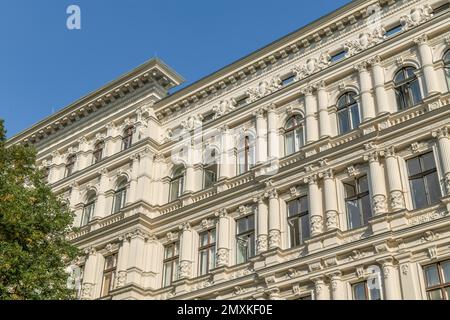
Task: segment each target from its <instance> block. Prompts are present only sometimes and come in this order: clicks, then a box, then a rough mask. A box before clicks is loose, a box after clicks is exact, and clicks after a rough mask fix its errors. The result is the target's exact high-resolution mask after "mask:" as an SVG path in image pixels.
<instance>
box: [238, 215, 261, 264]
mask: <svg viewBox="0 0 450 320" xmlns="http://www.w3.org/2000/svg"><path fill="white" fill-rule="evenodd" d="M249 218H253V228H252V229H249V228H248V223H249V222H248V221H249ZM255 218H256V215H255V214H254V213H252V214H249V215H246V216H245V217H239V218H238V219H236V220H235V221H236V237H235V239H236V264H243V263H247V262H248V260H249V259H250V258H252V257H254V256H256V226H255V222H256V221H255ZM243 219H246V221H247V222H246V225H247V226H246V230H245V231H243V232H239V230H238V229H239V221H241V220H243ZM243 237H245V242H246V253H245V258H244V261H238V260H239V259H238V254H239V250H238V247H239V241H244V240H242V238H243ZM252 237H253V244H252V246H251V247H250V246H249V245H248V244H249V241H252V240H251V239H252ZM252 248H253V252H250V251H251V249H252Z"/></svg>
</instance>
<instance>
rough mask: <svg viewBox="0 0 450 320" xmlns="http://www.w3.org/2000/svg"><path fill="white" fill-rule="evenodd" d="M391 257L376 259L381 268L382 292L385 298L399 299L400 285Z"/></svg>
mask: <svg viewBox="0 0 450 320" xmlns="http://www.w3.org/2000/svg"><path fill="white" fill-rule="evenodd" d="M393 261H394V259H393V258H392V257H388V258H384V259H380V260H377V262H378V263H380V264H381V266H382V269H383V279H384V283H383V284H384V292H385V297H384V298H385V299H386V300H400V299H401V298H402V297H401V293H400V285H399V275H398V271H397V267H395V266H394V263H393Z"/></svg>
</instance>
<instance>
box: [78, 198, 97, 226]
mask: <svg viewBox="0 0 450 320" xmlns="http://www.w3.org/2000/svg"><path fill="white" fill-rule="evenodd" d="M96 202H97V194H95V193H94V194H91V195H88V197H87V198H86V203H85V204H84V205H83V214H82V215H81V221H80V228H81V227H84V226H87V225H88V224H89V222H91V220H92V217H93V215H94V213H95V205H96ZM87 208H89V212H88V214H89V217H88V219H87V222H86V223H84V221H85V217H86V213H87V212H86V211H87Z"/></svg>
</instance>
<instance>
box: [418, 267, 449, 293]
mask: <svg viewBox="0 0 450 320" xmlns="http://www.w3.org/2000/svg"><path fill="white" fill-rule="evenodd" d="M423 272H424V275H425V287H426V292H427V297H428V300H450V295H449V294H450V260H446V261H441V262H438V263H434V264H431V265H428V266H425V267H424V268H423Z"/></svg>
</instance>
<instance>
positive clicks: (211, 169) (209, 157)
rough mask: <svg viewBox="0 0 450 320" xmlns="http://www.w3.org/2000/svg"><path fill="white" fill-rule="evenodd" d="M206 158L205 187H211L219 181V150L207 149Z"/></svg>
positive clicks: (204, 170)
mask: <svg viewBox="0 0 450 320" xmlns="http://www.w3.org/2000/svg"><path fill="white" fill-rule="evenodd" d="M203 160H204V163H205V165H204V167H203V188H204V189H207V188H211V187H212V186H214V183H216V182H217V176H218V169H219V168H218V165H217V160H219V159H218V155H217V151H216V150H215V149H211V150H206V155H205V159H203Z"/></svg>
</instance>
